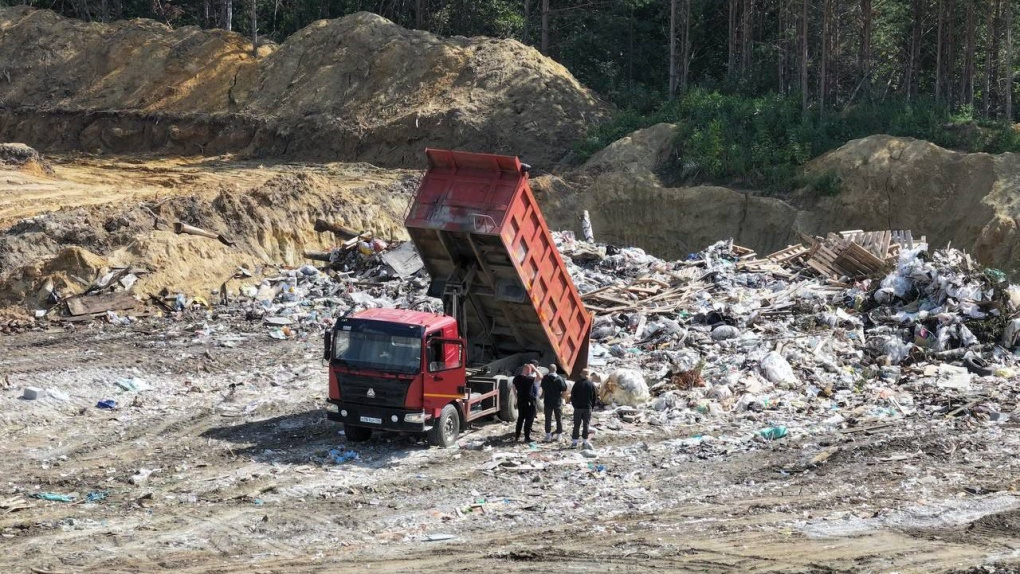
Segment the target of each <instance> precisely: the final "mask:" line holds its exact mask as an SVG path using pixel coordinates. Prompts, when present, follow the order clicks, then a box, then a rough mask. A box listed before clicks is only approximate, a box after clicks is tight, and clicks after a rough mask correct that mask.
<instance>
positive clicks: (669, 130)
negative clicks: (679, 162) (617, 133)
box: [579, 123, 679, 181]
mask: <svg viewBox="0 0 1020 574" xmlns="http://www.w3.org/2000/svg"><path fill="white" fill-rule="evenodd" d="M678 132H679V128H678V127H677V126H676V125H675V124H667V123H661V124H655V125H654V126H651V127H649V128H645V129H641V130H638V131H636V132H634V133H632V134H630V135H627V136H624V137H622V138H620V139H618V140H616V141H615V142H613V143H611V144H609V145H608V146H606V147H605V149H602V150H600V151H599V152H598V153H596V154H595V155H593V156H591V158H590V159H589V160H588V161H587V162H585V164H584V165H583V166H581V169H580V170H579V171H580V172H582V173H584V174H589V175H598V174H600V173H606V172H611V173H628V174H631V175H633V176H634V177H639V178H645V179H651V180H653V181H657V180H658V172H659V171H660V170H661V169H662V168H663V167H664V166H665V165H666V164H667V162H668V161H669V156H670V153H672V151H673V148H674V145H673V140H675V139H676V136H677V133H678Z"/></svg>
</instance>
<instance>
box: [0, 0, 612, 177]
mask: <svg viewBox="0 0 1020 574" xmlns="http://www.w3.org/2000/svg"><path fill="white" fill-rule="evenodd" d="M263 51H264V54H263V55H264V57H262V58H260V59H259V60H257V61H256V60H255V59H254V58H253V57H252V56H251V54H250V44H248V42H247V41H246V40H245V39H244V38H243V37H241V36H240V35H238V34H233V33H227V32H224V31H219V30H200V29H198V28H194V27H186V28H179V29H176V30H171V29H169V28H167V27H166V26H163V25H161V24H158V23H156V22H153V21H147V20H134V21H121V22H116V23H113V24H96V23H91V24H90V23H85V22H81V21H78V20H73V19H65V18H62V17H60V16H58V15H56V14H54V13H52V12H49V11H45V10H33V9H30V8H25V7H16V8H6V9H0V70H4V71H5V75H4V77H3V80H4V81H0V100H2V101H3V102H4V104H5V109H4V111H3V113H2V114H0V137H4V138H7V139H18V140H20V141H26V142H28V143H30V144H31V145H34V146H37V147H41V148H45V149H85V150H87V151H114V152H129V151H130V152H135V151H140V150H159V151H166V152H172V153H185V154H199V153H201V154H207V153H223V152H236V151H242V150H244V151H246V152H249V153H252V154H255V155H269V156H286V157H300V158H310V159H329V160H344V161H369V162H372V163H376V164H379V165H386V166H418V165H420V164H421V163H422V161H423V159H422V157H423V156H422V154H421V150H422V148H424V147H426V146H432V147H455V148H462V149H469V150H479V151H480V150H484V151H493V152H507V153H515V154H519V155H521V156H522V157H524V158H525V160H526V161H529V162H532V163H533V164H537V165H542V164H549V163H552V162H555V161H557V160H559V159H560V158H561V157H562V156H563V155H564V154H565V151H566V150H567V149H568V148H569V146H570V144H572V143H573V142H574V141H575V140H576V139H577V138H578V137H580V135H581V134H582V133H583V130H584V129H585V127H586V125H587V124H588V123H590V122H593V121H597V120H599V119H600V118H602V117H603V116H604V114H605V111H606V108H605V106H604V105H603V104H602V103H601V102H599V100H598V99H597V98H596V97H595V96H594V95H593V94H592V93H591V92H590V91H588V90H587V89H585V88H584V87H583V86H582V85H580V84H579V83H578V82H577V80H575V79H574V78H573V77H572V76H571V75H570V73H569V72H567V70H566V69H565V68H563V67H562V66H560V65H559V64H557V63H555V62H553V61H552V60H550V59H548V58H545V57H543V56H542V55H540V54H539V53H538V52H537V51H535V50H533V49H531V48H528V47H526V46H524V45H522V44H520V43H518V42H516V41H513V40H492V39H488V38H472V39H468V38H460V37H458V38H442V37H439V36H435V35H433V34H429V33H427V32H419V31H412V30H406V29H404V28H401V27H399V26H397V25H395V24H393V23H391V22H389V21H388V20H386V19H384V18H381V17H379V16H375V15H373V14H369V13H358V14H353V15H351V16H347V17H345V18H342V19H338V20H323V21H319V22H315V23H313V24H311V25H310V26H308V27H306V28H305V29H303V30H301V31H299V32H298V33H296V34H294V35H293V36H291V37H290V38H289V39H288V40H287V41H286V42H284V43H283V44H282V45H281V46H279V48H278V49H275V50H274V49H271V48H265V49H264V50H263ZM8 76H9V77H8Z"/></svg>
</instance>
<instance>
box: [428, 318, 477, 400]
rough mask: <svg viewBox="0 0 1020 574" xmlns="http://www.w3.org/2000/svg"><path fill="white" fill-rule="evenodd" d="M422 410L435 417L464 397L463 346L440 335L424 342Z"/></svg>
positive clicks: (456, 340)
mask: <svg viewBox="0 0 1020 574" xmlns="http://www.w3.org/2000/svg"><path fill="white" fill-rule="evenodd" d="M425 361H426V363H425V410H426V411H429V410H431V411H433V414H438V411H441V410H442V408H443V407H444V406H445V405H448V404H450V403H451V402H452V401H456V400H458V399H463V398H465V397H466V392H467V389H466V384H467V382H466V368H465V366H464V343H463V341H461V340H460V339H450V338H445V337H443V333H442V332H441V331H436V332H434V333H430V334H428V335H426V339H425Z"/></svg>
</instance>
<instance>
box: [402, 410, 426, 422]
mask: <svg viewBox="0 0 1020 574" xmlns="http://www.w3.org/2000/svg"><path fill="white" fill-rule="evenodd" d="M404 422H405V423H412V424H418V425H420V424H425V413H408V414H406V415H404Z"/></svg>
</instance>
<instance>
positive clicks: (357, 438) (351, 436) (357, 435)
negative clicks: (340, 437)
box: [344, 423, 372, 442]
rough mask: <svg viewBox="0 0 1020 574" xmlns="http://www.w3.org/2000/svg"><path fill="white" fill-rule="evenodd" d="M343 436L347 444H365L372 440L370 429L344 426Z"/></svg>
mask: <svg viewBox="0 0 1020 574" xmlns="http://www.w3.org/2000/svg"><path fill="white" fill-rule="evenodd" d="M344 436H346V437H347V440H348V441H349V442H365V441H366V440H368V439H370V438H372V429H370V428H367V427H356V426H353V425H349V424H346V423H345V424H344Z"/></svg>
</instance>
